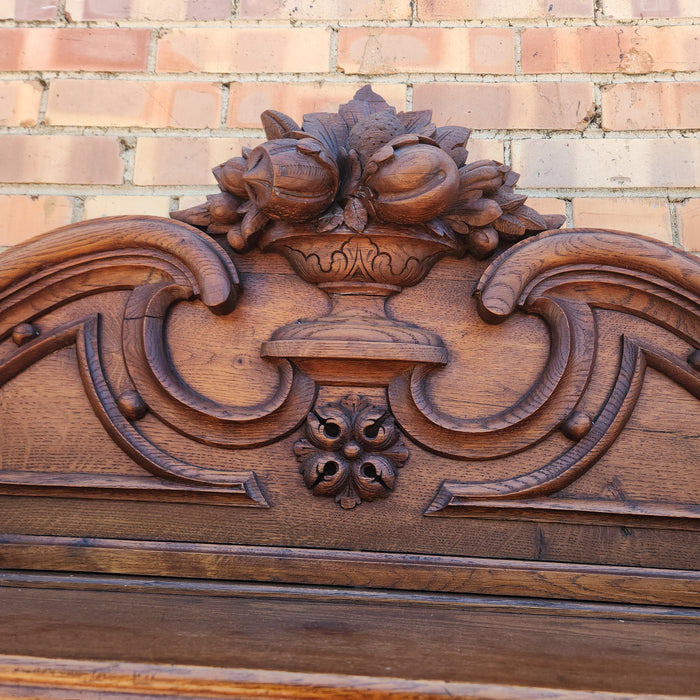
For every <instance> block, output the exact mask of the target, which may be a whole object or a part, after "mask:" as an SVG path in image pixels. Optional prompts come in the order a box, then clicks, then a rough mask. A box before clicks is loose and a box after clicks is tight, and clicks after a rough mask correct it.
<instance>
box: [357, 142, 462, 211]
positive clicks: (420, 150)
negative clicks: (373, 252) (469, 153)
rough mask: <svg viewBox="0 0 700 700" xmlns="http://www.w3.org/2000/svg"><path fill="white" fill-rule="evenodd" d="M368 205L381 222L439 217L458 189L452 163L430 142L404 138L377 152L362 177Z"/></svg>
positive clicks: (447, 156) (457, 177)
mask: <svg viewBox="0 0 700 700" xmlns="http://www.w3.org/2000/svg"><path fill="white" fill-rule="evenodd" d="M363 184H364V186H365V190H366V193H367V196H368V205H369V206H370V207H371V208H372V209H373V210H374V214H375V215H376V216H377V217H378V218H380V219H382V220H384V221H392V222H395V223H400V224H417V223H422V222H424V221H430V219H433V218H435V217H436V216H439V215H440V214H441V213H442V212H443V211H445V209H447V208H448V207H449V206H450V204H451V203H452V202H453V200H454V198H455V196H456V195H457V190H458V188H459V174H458V172H457V166H456V165H455V162H454V160H453V159H452V158H451V157H450V156H449V155H448V154H447V153H445V151H443V150H442V149H441V148H439V147H438V146H437V145H435V144H434V142H433V141H431V140H430V139H426V138H423V137H420V136H418V135H416V134H404V135H402V136H399V137H397V138H395V139H393V140H392V141H391V142H389V143H388V144H386V145H385V146H383V147H382V148H380V149H379V150H378V151H377V152H376V153H375V154H374V155H373V156H372V157H371V159H370V161H369V163H368V164H367V167H366V168H365V173H364V177H363Z"/></svg>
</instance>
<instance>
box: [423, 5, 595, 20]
mask: <svg viewBox="0 0 700 700" xmlns="http://www.w3.org/2000/svg"><path fill="white" fill-rule="evenodd" d="M550 17H556V18H559V17H593V0H418V18H419V19H421V20H424V21H434V20H450V19H452V20H462V19H547V18H550Z"/></svg>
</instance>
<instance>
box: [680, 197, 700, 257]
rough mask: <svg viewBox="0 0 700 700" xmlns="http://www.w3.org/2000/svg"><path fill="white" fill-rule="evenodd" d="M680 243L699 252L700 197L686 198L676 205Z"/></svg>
mask: <svg viewBox="0 0 700 700" xmlns="http://www.w3.org/2000/svg"><path fill="white" fill-rule="evenodd" d="M676 211H677V213H678V228H679V230H680V234H681V243H682V244H683V245H684V246H685V247H686V248H687V249H688V250H692V251H693V252H695V253H700V199H688V200H687V201H685V202H683V204H679V205H678V206H677V207H676Z"/></svg>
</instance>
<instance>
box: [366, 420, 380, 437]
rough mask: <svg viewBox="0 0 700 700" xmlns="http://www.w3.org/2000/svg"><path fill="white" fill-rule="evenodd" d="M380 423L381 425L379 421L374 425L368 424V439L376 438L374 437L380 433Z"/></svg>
mask: <svg viewBox="0 0 700 700" xmlns="http://www.w3.org/2000/svg"><path fill="white" fill-rule="evenodd" d="M380 425H381V424H380V423H377V422H374V423H372V425H368V426H367V427H366V428H365V437H366V438H367V439H368V440H374V438H376V437H377V435H379V428H380Z"/></svg>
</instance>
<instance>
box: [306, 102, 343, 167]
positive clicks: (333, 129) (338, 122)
mask: <svg viewBox="0 0 700 700" xmlns="http://www.w3.org/2000/svg"><path fill="white" fill-rule="evenodd" d="M301 128H302V129H303V131H304V133H305V135H306V136H313V137H314V138H315V139H318V140H319V141H320V142H321V143H322V144H323V145H324V146H325V147H326V149H327V150H328V152H329V153H330V154H331V155H332V156H333V157H334V158H337V157H338V153H339V151H340V149H341V148H343V147H344V146H345V143H346V141H347V139H348V126H347V124H346V123H345V122H344V121H343V119H342V117H341V116H340V115H338V114H328V113H326V112H314V113H312V114H305V115H304V122H303V124H302V127H301Z"/></svg>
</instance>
